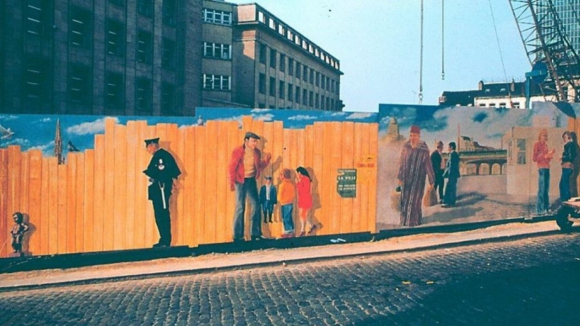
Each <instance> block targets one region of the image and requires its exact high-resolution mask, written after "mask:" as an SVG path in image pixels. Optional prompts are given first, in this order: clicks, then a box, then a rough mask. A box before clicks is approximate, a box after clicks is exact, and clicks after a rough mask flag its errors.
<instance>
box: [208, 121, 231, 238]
mask: <svg viewBox="0 0 580 326" xmlns="http://www.w3.org/2000/svg"><path fill="white" fill-rule="evenodd" d="M228 128H229V125H228V123H227V122H221V121H220V122H217V130H218V133H217V134H216V135H219V136H218V137H215V138H217V141H218V143H219V146H217V147H216V152H217V153H216V154H217V159H216V161H215V162H216V168H217V170H216V175H215V177H216V193H215V195H214V198H215V201H216V204H217V207H216V214H215V218H216V238H215V241H216V242H218V243H223V242H227V241H228V240H229V239H231V236H230V233H229V232H228V230H227V227H226V225H231V223H229V221H230V218H231V217H230V216H227V209H226V206H225V205H224V203H225V202H226V200H227V193H228V192H229V185H228V182H227V172H226V171H227V170H228V163H229V156H230V154H231V152H229V151H228V147H227V146H224V145H227V137H225V138H226V139H222V135H223V136H227V135H228ZM210 196H211V194H210Z"/></svg>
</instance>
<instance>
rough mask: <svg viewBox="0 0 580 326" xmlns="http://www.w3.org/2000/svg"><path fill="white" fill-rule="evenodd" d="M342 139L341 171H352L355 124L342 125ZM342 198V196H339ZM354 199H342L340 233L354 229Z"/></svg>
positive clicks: (346, 123)
mask: <svg viewBox="0 0 580 326" xmlns="http://www.w3.org/2000/svg"><path fill="white" fill-rule="evenodd" d="M340 138H341V140H342V141H341V143H342V148H341V150H340V152H341V154H342V155H341V159H342V160H341V165H340V168H341V169H352V168H355V166H354V158H353V156H354V141H355V138H354V123H353V122H343V123H341V131H340ZM339 198H340V196H339ZM353 201H354V199H353V198H340V212H341V213H340V233H351V232H353V231H355V230H354V228H353V221H352V218H353V213H352V207H353Z"/></svg>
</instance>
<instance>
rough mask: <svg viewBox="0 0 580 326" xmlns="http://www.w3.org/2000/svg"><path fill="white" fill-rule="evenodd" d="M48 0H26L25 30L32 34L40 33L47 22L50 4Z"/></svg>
mask: <svg viewBox="0 0 580 326" xmlns="http://www.w3.org/2000/svg"><path fill="white" fill-rule="evenodd" d="M51 2H52V1H48V0H28V1H27V5H26V31H27V32H28V33H29V34H33V35H42V34H43V33H44V27H45V26H47V25H48V24H49V13H50V12H51V10H50V4H51Z"/></svg>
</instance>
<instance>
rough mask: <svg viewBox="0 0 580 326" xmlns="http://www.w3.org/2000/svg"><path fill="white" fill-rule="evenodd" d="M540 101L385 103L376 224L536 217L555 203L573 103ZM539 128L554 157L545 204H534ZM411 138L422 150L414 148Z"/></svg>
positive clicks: (381, 226)
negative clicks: (507, 105) (525, 106)
mask: <svg viewBox="0 0 580 326" xmlns="http://www.w3.org/2000/svg"><path fill="white" fill-rule="evenodd" d="M536 104H538V105H535V106H534V108H533V109H532V110H515V109H512V110H510V109H503V108H498V109H492V108H478V107H447V108H443V107H439V106H413V105H381V106H380V109H379V119H380V124H379V171H380V173H379V179H378V188H379V189H378V198H379V200H378V205H379V207H378V211H379V215H378V217H377V223H378V228H379V229H385V228H395V227H400V226H415V225H423V224H425V225H437V224H445V223H466V222H476V221H484V220H494V219H503V218H508V217H520V216H537V215H541V214H546V213H547V212H548V210H549V209H553V208H554V206H557V199H558V198H559V180H560V179H561V169H559V166H560V158H561V157H562V154H563V148H564V144H563V142H562V137H561V135H562V133H563V132H564V131H565V130H566V129H567V128H568V116H569V115H573V114H574V113H573V109H571V107H570V106H569V105H568V106H567V107H566V108H558V107H556V106H555V105H554V104H551V103H536ZM541 132H544V133H545V134H546V143H545V144H546V146H547V148H548V149H549V152H550V153H551V154H550V155H552V156H553V158H552V159H550V160H549V161H550V162H545V163H544V164H545V165H546V166H545V168H549V170H550V172H551V178H548V179H544V180H542V181H543V182H547V183H546V186H545V189H546V190H547V194H548V195H547V196H549V198H548V201H549V204H545V206H546V207H544V206H541V207H540V206H538V205H537V201H538V198H537V197H538V196H537V194H538V183H539V178H540V177H539V173H538V168H537V163H536V162H535V159H534V157H533V151H534V146H535V144H536V143H537V142H538V140H539V138H540V133H541ZM413 134H416V135H417V136H415V135H413ZM413 137H418V138H419V141H418V142H417V143H418V144H420V145H417V146H415V147H416V148H417V150H415V152H417V153H415V152H413V153H411V150H410V149H409V148H410V147H409V144H410V142H411V141H412V140H413ZM438 144H439V145H440V148H441V150H440V151H438V150H437V145H438ZM450 144H451V145H452V147H455V148H454V150H453V148H450V146H449V145H450ZM419 148H421V149H422V153H421V154H418V152H419ZM439 153H440V154H439ZM407 156H408V157H407ZM427 165H430V166H427ZM576 170H577V169H576ZM408 174H412V176H410V175H408ZM444 174H445V175H444ZM443 175H444V178H442V176H443ZM401 178H406V180H403V182H402V183H403V185H401V181H400V179H401ZM405 183H406V184H405ZM405 186H406V187H407V189H406V190H407V192H405ZM440 189H443V191H441V192H440ZM426 196H432V198H425V197H426ZM381 198H383V199H387V200H381ZM429 199H430V200H429ZM401 202H402V203H403V207H400V203H401ZM405 205H407V207H405ZM537 206H538V207H537Z"/></svg>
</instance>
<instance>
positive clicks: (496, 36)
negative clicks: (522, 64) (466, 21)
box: [487, 0, 513, 108]
mask: <svg viewBox="0 0 580 326" xmlns="http://www.w3.org/2000/svg"><path fill="white" fill-rule="evenodd" d="M487 2H488V3H489V11H490V13H491V20H492V22H493V29H494V31H495V40H496V42H497V48H498V50H499V57H500V59H501V66H502V68H503V75H504V79H505V81H506V84H507V83H508V82H507V73H506V71H505V63H504V60H503V53H502V51H501V45H500V43H499V34H498V33H497V25H496V23H495V16H494V14H493V7H492V6H491V0H488V1H487ZM507 91H508V98H509V101H510V108H511V107H512V106H513V105H512V92H511V89H510V87H507Z"/></svg>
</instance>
